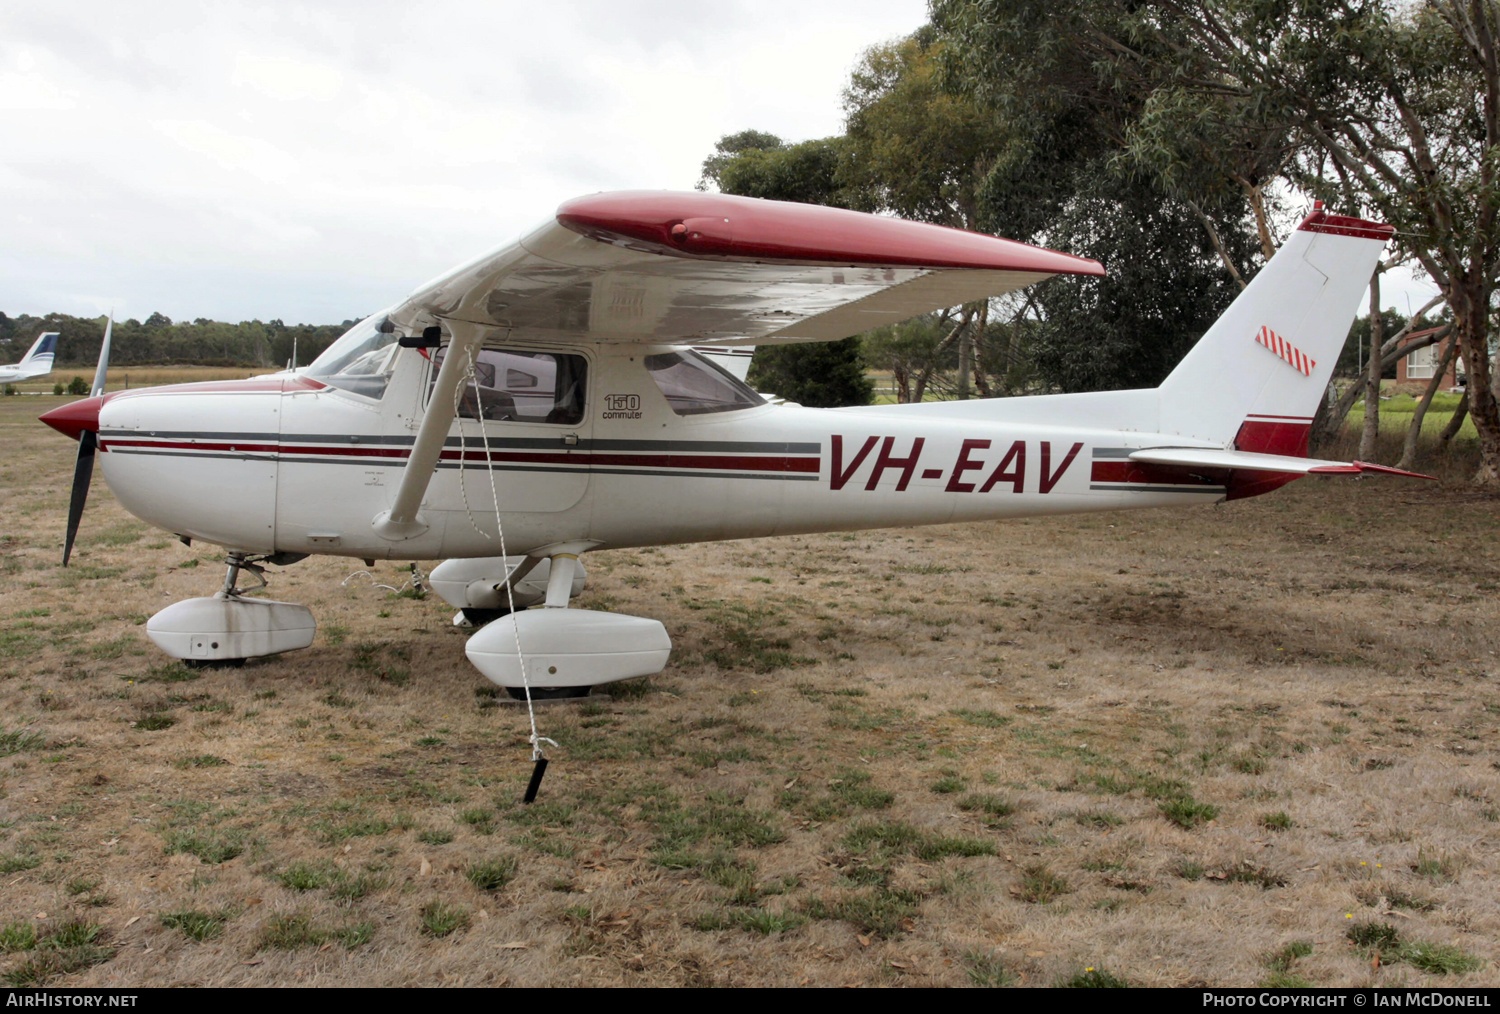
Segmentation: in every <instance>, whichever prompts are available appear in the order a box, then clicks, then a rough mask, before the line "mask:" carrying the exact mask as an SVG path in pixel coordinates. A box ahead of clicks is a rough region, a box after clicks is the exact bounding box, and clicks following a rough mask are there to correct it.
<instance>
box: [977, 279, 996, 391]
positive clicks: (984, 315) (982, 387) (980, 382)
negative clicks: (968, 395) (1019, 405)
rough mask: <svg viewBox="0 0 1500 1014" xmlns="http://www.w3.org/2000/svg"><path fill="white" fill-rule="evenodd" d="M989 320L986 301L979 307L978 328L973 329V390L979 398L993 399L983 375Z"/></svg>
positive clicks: (988, 306) (988, 302) (988, 305)
mask: <svg viewBox="0 0 1500 1014" xmlns="http://www.w3.org/2000/svg"><path fill="white" fill-rule="evenodd" d="M989 320H990V301H989V300H988V299H986V300H985V301H984V302H983V303H981V304H980V306H979V326H978V327H976V328H975V329H974V335H975V338H974V390H975V391H976V392H977V393H978V394H979V396H980V397H981V398H990V397H993V396H994V395H993V393H992V392H991V391H990V382H989V380H988V379H987V378H986V377H985V375H984V361H985V358H986V357H985V354H984V343H985V340H986V339H987V338H988V337H989V334H988V325H989Z"/></svg>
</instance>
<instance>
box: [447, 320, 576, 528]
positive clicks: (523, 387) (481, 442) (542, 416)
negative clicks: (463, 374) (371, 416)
mask: <svg viewBox="0 0 1500 1014" xmlns="http://www.w3.org/2000/svg"><path fill="white" fill-rule="evenodd" d="M446 351H447V348H446V346H445V347H443V348H440V349H438V350H437V351H436V352H435V353H434V355H433V362H432V367H431V370H430V374H429V377H430V379H429V381H428V397H430V396H431V384H432V379H435V378H436V377H437V370H438V367H440V366H441V365H442V361H443V356H444V354H445V353H446ZM590 366H591V364H590V362H589V359H588V357H587V356H586V355H584V354H583V353H582V352H580V351H573V350H568V349H552V348H549V349H547V350H546V351H537V350H532V349H526V348H517V347H507V346H500V345H493V344H486V345H485V346H484V347H483V348H482V349H480V350H479V352H477V353H476V354H475V356H474V361H473V366H472V370H470V371H467V372H468V373H469V375H468V376H467V378H466V379H465V382H464V384H463V386H462V387H460V388H459V391H458V415H457V418H456V419H454V421H453V426H452V428H451V429H450V430H449V435H448V441H447V444H446V446H445V447H444V449H443V456H442V460H441V461H440V462H439V464H438V472H437V475H435V476H434V477H433V481H432V486H431V487H430V489H429V491H428V496H427V499H428V501H429V502H430V503H431V504H432V505H433V506H434V507H436V508H437V509H440V510H450V511H452V510H457V511H466V512H469V513H472V514H474V515H476V516H477V515H480V514H492V513H493V511H494V509H495V504H496V500H498V501H499V508H500V510H501V511H503V512H505V513H511V512H542V513H550V512H557V511H565V510H567V509H568V508H570V507H572V506H573V505H575V504H577V503H578V501H580V500H581V499H583V495H584V493H585V492H587V490H588V482H589V473H588V458H587V448H588V442H589V435H590V431H591V419H590V406H589V404H588V399H589V380H590ZM491 471H493V475H494V492H493V494H492V493H491V489H490V472H491Z"/></svg>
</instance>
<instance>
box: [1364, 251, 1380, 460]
mask: <svg viewBox="0 0 1500 1014" xmlns="http://www.w3.org/2000/svg"><path fill="white" fill-rule="evenodd" d="M1384 325H1385V320H1384V319H1383V318H1382V317H1381V316H1380V267H1379V266H1377V267H1376V268H1375V273H1374V274H1373V275H1371V276H1370V358H1369V361H1368V362H1367V363H1366V364H1365V431H1364V434H1363V435H1362V436H1361V437H1360V440H1359V460H1361V461H1374V460H1375V446H1376V440H1377V438H1378V437H1379V436H1380V369H1381V366H1382V364H1383V362H1384V360H1385V357H1384V356H1382V355H1381V354H1380V353H1381V351H1382V349H1381V346H1382V345H1384V344H1385V343H1384V342H1383V341H1382V340H1381V339H1382V338H1383V337H1384V336H1385V327H1384Z"/></svg>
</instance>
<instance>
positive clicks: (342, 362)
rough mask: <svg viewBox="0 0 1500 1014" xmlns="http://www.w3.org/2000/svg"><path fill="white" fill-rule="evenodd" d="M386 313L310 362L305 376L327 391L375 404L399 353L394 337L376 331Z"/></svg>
mask: <svg viewBox="0 0 1500 1014" xmlns="http://www.w3.org/2000/svg"><path fill="white" fill-rule="evenodd" d="M388 313H389V311H387V310H382V311H380V312H379V313H377V314H375V315H373V316H370V317H366V318H365V319H364V320H362V321H360V322H359V323H358V324H355V325H354V326H353V327H351V328H350V329H349V330H348V331H346V332H344V335H343V337H341V338H340V339H339V340H338V341H336V342H334V343H333V344H332V345H330V346H328V348H327V350H325V351H324V353H323V354H322V355H321V356H319V357H318V358H317V359H314V360H313V362H312V365H311V366H309V367H307V370H306V371H305V375H306V376H309V377H312V378H313V379H315V380H321V381H322V382H323V383H325V384H328V385H329V386H331V387H337V388H340V389H342V390H345V391H349V392H351V393H352V394H358V395H363V396H364V397H366V398H375V399H377V400H378V399H379V398H380V397H381V396H382V395H384V394H385V389H386V386H387V385H388V384H389V383H390V382H391V373H392V372H393V371H394V370H395V368H396V354H397V353H398V352H400V351H401V347H400V346H399V345H397V344H396V335H395V334H394V333H390V334H385V333H382V332H381V330H380V325H381V323H382V322H383V321H384V320H385V319H386V315H387V314H388Z"/></svg>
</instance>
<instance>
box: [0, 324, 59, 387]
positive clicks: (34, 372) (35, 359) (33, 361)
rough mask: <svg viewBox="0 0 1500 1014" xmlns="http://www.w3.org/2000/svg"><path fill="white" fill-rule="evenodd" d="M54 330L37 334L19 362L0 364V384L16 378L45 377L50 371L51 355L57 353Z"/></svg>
mask: <svg viewBox="0 0 1500 1014" xmlns="http://www.w3.org/2000/svg"><path fill="white" fill-rule="evenodd" d="M57 334H58V332H56V331H46V332H43V333H42V334H41V335H38V336H37V340H36V341H35V342H33V343H32V345H31V348H30V349H28V350H27V351H26V355H24V356H23V357H21V361H20V362H19V363H15V364H13V365H10V366H0V384H10V383H14V382H15V381H17V380H31V379H32V378H33V377H45V376H46V375H47V374H49V373H51V372H52V357H53V356H54V355H55V354H56V353H57Z"/></svg>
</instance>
